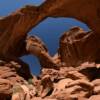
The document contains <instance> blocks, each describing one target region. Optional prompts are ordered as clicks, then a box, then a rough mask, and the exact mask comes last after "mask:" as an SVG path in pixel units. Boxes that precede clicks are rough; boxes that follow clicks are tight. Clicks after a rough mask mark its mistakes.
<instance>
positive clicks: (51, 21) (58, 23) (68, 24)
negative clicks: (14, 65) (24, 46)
mask: <svg viewBox="0 0 100 100" xmlns="http://www.w3.org/2000/svg"><path fill="white" fill-rule="evenodd" d="M74 26H79V27H81V28H83V29H84V30H85V31H89V30H90V29H89V27H88V26H87V25H86V24H84V23H82V22H80V21H78V20H76V19H73V18H47V19H46V20H44V21H43V22H41V23H40V24H39V25H37V26H36V27H35V28H33V29H32V30H31V31H30V32H29V35H37V36H38V37H40V38H41V39H42V40H43V42H44V43H45V44H46V46H47V48H48V50H49V53H50V55H52V56H53V55H54V54H55V53H56V52H57V49H58V47H59V38H60V36H61V35H62V34H63V33H64V32H65V31H68V30H69V29H70V28H72V27H74ZM21 59H22V60H23V61H25V62H26V63H28V64H29V66H30V69H31V72H32V73H33V74H35V75H38V74H39V73H40V69H41V67H40V64H39V62H38V59H37V58H36V57H33V56H32V55H31V56H24V57H21Z"/></svg>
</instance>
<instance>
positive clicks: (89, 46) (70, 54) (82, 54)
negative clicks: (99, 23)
mask: <svg viewBox="0 0 100 100" xmlns="http://www.w3.org/2000/svg"><path fill="white" fill-rule="evenodd" d="M99 44H100V40H99V39H98V37H97V36H96V34H95V33H93V32H85V31H84V30H83V29H82V28H79V27H74V28H72V29H70V30H69V31H68V32H65V33H64V34H63V35H62V36H61V38H60V48H59V55H60V56H61V61H62V62H64V63H65V64H66V66H78V65H79V64H81V63H83V62H86V61H90V62H92V61H95V60H96V59H97V53H98V51H99V50H100V49H99V48H100V46H99Z"/></svg>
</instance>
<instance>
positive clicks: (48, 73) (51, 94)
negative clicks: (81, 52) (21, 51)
mask: <svg viewBox="0 0 100 100" xmlns="http://www.w3.org/2000/svg"><path fill="white" fill-rule="evenodd" d="M19 67H20V66H19V65H18V64H17V63H15V62H8V63H7V62H4V61H0V100H10V99H11V98H12V100H99V99H100V75H99V73H100V68H99V67H100V64H95V63H89V62H85V63H83V64H82V65H81V66H79V67H77V68H74V67H61V68H60V69H59V70H55V69H48V68H43V69H42V72H41V75H40V76H38V77H36V76H33V78H31V79H29V80H28V81H26V80H25V79H24V78H22V77H21V76H20V74H19V73H18V70H17V69H19Z"/></svg>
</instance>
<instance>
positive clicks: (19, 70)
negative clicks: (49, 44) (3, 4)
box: [0, 0, 100, 100]
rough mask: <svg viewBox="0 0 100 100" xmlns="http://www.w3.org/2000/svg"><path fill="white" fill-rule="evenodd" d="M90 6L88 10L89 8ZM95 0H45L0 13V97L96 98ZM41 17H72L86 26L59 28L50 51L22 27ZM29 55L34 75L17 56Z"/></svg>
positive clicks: (98, 17) (98, 4)
mask: <svg viewBox="0 0 100 100" xmlns="http://www.w3.org/2000/svg"><path fill="white" fill-rule="evenodd" d="M91 11H92V12H91ZM99 13H100V0H87V1H85V0H69V1H68V0H62V2H61V0H46V1H45V2H44V3H43V4H41V5H40V6H37V7H36V6H26V7H24V8H21V9H19V10H17V11H16V12H14V13H12V14H11V15H9V16H7V17H3V18H0V100H99V99H100V74H99V73H100V53H99V51H100V14H99ZM47 17H72V18H76V19H78V20H80V21H83V22H85V23H87V24H88V25H89V27H90V28H91V29H92V31H90V32H85V31H84V30H83V29H81V28H79V27H74V28H72V29H70V30H69V31H67V32H65V33H64V34H63V35H62V36H61V38H60V42H59V50H58V52H57V54H56V55H55V56H54V57H51V56H50V54H49V52H48V50H47V48H46V45H45V44H44V43H43V42H42V40H41V39H40V38H38V37H36V36H30V37H28V38H27V33H28V32H29V31H30V30H31V29H32V28H33V27H34V26H36V25H37V24H38V23H40V22H41V21H43V20H44V19H46V18H47ZM27 54H32V55H35V56H36V57H37V58H38V60H39V62H40V65H41V68H42V70H41V73H40V75H39V76H32V74H31V72H30V69H29V66H28V65H27V64H26V63H24V62H23V61H21V60H20V59H19V57H20V56H22V55H27Z"/></svg>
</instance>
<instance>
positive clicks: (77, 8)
mask: <svg viewBox="0 0 100 100" xmlns="http://www.w3.org/2000/svg"><path fill="white" fill-rule="evenodd" d="M99 4H100V1H99V0H87V1H84V0H76V1H75V0H62V2H61V1H60V0H55V1H54V0H46V1H45V2H44V3H43V4H42V5H41V6H40V11H41V12H42V15H44V16H46V17H70V18H75V19H77V20H80V21H82V22H85V23H86V24H87V25H88V26H89V27H90V29H92V30H93V31H94V32H95V33H96V34H99V36H100V28H99V27H100V5H99Z"/></svg>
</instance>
